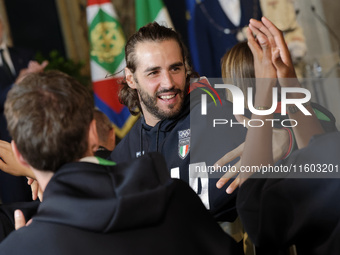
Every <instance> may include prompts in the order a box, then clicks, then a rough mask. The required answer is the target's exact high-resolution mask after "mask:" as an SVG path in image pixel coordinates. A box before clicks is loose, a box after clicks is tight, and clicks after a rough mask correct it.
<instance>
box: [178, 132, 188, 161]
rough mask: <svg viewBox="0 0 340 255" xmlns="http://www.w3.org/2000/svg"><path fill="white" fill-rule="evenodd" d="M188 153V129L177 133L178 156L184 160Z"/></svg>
mask: <svg viewBox="0 0 340 255" xmlns="http://www.w3.org/2000/svg"><path fill="white" fill-rule="evenodd" d="M189 151H190V129H186V130H181V131H178V155H179V156H180V157H181V158H182V159H184V158H185V157H186V156H187V155H188V154H189Z"/></svg>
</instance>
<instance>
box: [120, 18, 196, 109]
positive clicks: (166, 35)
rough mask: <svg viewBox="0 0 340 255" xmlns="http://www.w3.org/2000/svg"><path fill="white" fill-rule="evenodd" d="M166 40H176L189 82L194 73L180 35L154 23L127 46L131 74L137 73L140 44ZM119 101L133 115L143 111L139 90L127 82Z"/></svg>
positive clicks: (126, 52) (126, 54) (142, 30)
mask: <svg viewBox="0 0 340 255" xmlns="http://www.w3.org/2000/svg"><path fill="white" fill-rule="evenodd" d="M165 40H175V41H176V42H177V43H178V45H179V47H180V49H181V53H182V57H183V63H184V65H185V68H186V73H187V82H189V79H190V78H189V76H190V75H191V73H192V70H191V67H190V66H189V64H188V53H187V49H186V47H185V45H184V43H183V42H182V40H181V38H180V35H179V34H178V33H177V32H176V31H174V30H173V29H172V28H167V27H165V26H161V25H159V24H158V23H157V22H152V23H149V24H147V25H145V26H144V27H141V28H140V29H139V30H138V31H137V32H136V33H135V34H133V35H132V36H131V37H130V38H129V40H128V41H127V43H126V45H125V60H126V67H127V68H129V69H130V71H131V73H135V71H136V69H137V66H136V52H135V51H136V46H137V44H138V43H142V42H147V41H153V42H162V41H165ZM118 96H119V101H120V102H121V103H122V104H124V105H126V106H127V107H128V108H129V110H130V112H131V114H133V115H137V114H138V113H139V112H141V111H142V108H141V105H140V102H139V98H138V94H137V90H135V89H131V88H130V87H129V85H128V84H127V82H126V80H125V79H124V80H123V81H122V87H121V89H120V91H119V95H118Z"/></svg>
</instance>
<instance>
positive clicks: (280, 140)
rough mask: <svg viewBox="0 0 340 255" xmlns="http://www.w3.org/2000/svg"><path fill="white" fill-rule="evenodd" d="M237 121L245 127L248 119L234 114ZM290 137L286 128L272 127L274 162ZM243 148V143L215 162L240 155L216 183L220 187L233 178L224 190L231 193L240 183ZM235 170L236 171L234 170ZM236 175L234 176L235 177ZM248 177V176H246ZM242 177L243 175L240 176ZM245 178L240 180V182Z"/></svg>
mask: <svg viewBox="0 0 340 255" xmlns="http://www.w3.org/2000/svg"><path fill="white" fill-rule="evenodd" d="M235 117H236V119H237V121H238V122H242V123H245V125H246V127H247V128H249V126H248V121H249V119H248V118H247V117H244V116H235ZM289 145H290V137H289V133H288V131H287V130H286V129H278V128H274V129H273V158H274V162H277V161H279V160H280V159H281V158H282V157H283V156H284V155H285V154H286V153H287V152H288V150H289V149H290V148H289ZM243 149H244V143H242V144H241V145H239V146H238V147H237V148H236V149H234V150H232V151H230V152H228V153H227V154H225V155H224V156H223V157H222V158H220V159H219V160H218V161H217V162H216V163H215V165H214V166H215V167H216V168H217V167H218V166H224V165H226V164H228V163H229V162H231V161H232V160H234V159H236V158H237V157H240V160H239V161H238V162H237V163H236V164H235V165H234V166H233V171H231V172H227V173H225V174H224V175H223V176H222V177H221V178H220V179H219V180H218V181H217V183H216V187H217V188H219V189H220V188H222V187H223V186H224V185H225V184H226V183H227V182H228V181H229V180H230V179H231V178H235V180H234V181H233V182H232V183H231V184H230V185H229V186H228V187H227V189H226V192H227V193H228V194H231V193H233V192H234V190H235V189H236V188H237V187H238V186H239V184H240V183H241V177H240V175H239V173H240V169H241V160H242V152H243ZM234 170H236V171H234ZM235 176H236V177H235ZM248 177H249V176H248ZM242 178H244V176H243V177H242ZM243 181H245V180H242V182H243Z"/></svg>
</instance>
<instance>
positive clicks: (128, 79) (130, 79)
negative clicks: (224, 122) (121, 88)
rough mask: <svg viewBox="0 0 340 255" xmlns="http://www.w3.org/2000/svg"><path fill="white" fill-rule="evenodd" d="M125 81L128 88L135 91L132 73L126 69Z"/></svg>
mask: <svg viewBox="0 0 340 255" xmlns="http://www.w3.org/2000/svg"><path fill="white" fill-rule="evenodd" d="M125 79H126V82H127V84H128V85H129V87H130V88H132V89H136V83H135V79H134V78H133V73H132V72H131V71H130V69H129V68H127V67H125Z"/></svg>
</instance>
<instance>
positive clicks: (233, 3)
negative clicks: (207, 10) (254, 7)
mask: <svg viewBox="0 0 340 255" xmlns="http://www.w3.org/2000/svg"><path fill="white" fill-rule="evenodd" d="M218 1H219V2H220V5H221V7H222V9H223V11H224V13H225V14H226V15H227V17H228V18H229V20H230V21H231V22H232V23H233V24H234V25H235V26H236V27H238V26H239V25H240V23H241V5H240V0H218Z"/></svg>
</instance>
